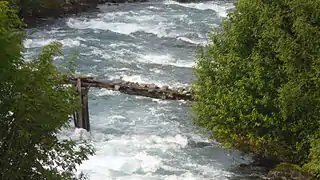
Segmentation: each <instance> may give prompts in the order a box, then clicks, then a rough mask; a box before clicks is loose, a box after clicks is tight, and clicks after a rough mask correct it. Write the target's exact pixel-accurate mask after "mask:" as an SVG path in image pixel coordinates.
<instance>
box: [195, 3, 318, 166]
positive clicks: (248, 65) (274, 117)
mask: <svg viewBox="0 0 320 180" xmlns="http://www.w3.org/2000/svg"><path fill="white" fill-rule="evenodd" d="M235 5H236V9H235V10H234V12H231V13H230V14H229V16H228V18H227V19H225V20H224V22H223V23H222V25H221V27H220V29H216V30H214V31H213V32H212V33H211V37H210V38H211V44H209V45H208V46H206V47H205V48H204V49H203V51H201V52H200V53H199V56H198V58H197V65H196V67H195V69H194V71H195V74H196V76H197V80H196V81H195V82H194V84H193V88H194V91H195V98H196V103H195V105H194V110H195V112H196V118H195V123H196V124H198V125H200V127H203V128H205V129H206V130H207V132H208V133H210V134H211V136H212V138H215V139H217V140H218V141H220V142H222V143H223V144H224V145H226V146H227V147H230V148H236V149H240V150H242V151H244V152H249V153H251V152H253V153H256V154H259V155H261V156H263V157H276V158H279V159H280V160H282V161H286V162H291V163H297V164H300V165H301V164H303V163H305V162H306V161H308V155H309V151H310V141H311V139H313V138H314V136H315V135H316V134H317V132H318V131H319V127H320V11H319V9H320V1H319V0H314V1H305V0H282V1H271V0H238V1H237V2H236V3H235ZM316 146H318V143H317V144H316ZM318 147H319V146H318ZM317 163H320V162H317Z"/></svg>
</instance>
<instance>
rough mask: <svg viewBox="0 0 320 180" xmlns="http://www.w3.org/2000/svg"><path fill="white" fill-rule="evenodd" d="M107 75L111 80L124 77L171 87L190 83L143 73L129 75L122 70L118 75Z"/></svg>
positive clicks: (131, 80) (133, 80) (123, 78)
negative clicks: (160, 78) (169, 80)
mask: <svg viewBox="0 0 320 180" xmlns="http://www.w3.org/2000/svg"><path fill="white" fill-rule="evenodd" d="M106 77H107V78H108V79H109V80H115V79H122V80H124V81H130V82H136V83H141V84H155V85H157V86H159V87H162V86H164V85H167V86H169V88H173V87H186V86H188V84H183V83H180V82H174V81H171V82H168V81H165V80H155V79H152V78H150V77H149V76H146V75H141V74H132V75H127V73H126V72H120V74H116V75H110V74H106Z"/></svg>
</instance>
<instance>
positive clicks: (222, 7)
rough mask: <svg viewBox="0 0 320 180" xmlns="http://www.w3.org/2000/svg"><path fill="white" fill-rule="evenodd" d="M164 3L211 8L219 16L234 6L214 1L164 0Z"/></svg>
mask: <svg viewBox="0 0 320 180" xmlns="http://www.w3.org/2000/svg"><path fill="white" fill-rule="evenodd" d="M165 4H169V5H170V4H174V5H179V6H183V7H186V8H192V9H199V10H213V11H215V12H217V13H218V15H219V16H220V17H227V15H228V12H227V11H228V10H229V9H232V8H233V7H234V5H233V3H224V4H221V5H220V4H217V3H216V2H214V1H209V2H205V3H179V2H177V1H173V0H166V1H165Z"/></svg>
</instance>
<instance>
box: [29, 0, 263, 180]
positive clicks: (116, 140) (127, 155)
mask: <svg viewBox="0 0 320 180" xmlns="http://www.w3.org/2000/svg"><path fill="white" fill-rule="evenodd" d="M233 7H234V6H233V3H232V1H218V0H217V1H207V2H203V3H187V4H181V3H177V2H174V1H169V0H166V1H150V2H148V3H141V4H120V5H119V6H107V5H102V6H100V7H99V9H98V10H96V11H92V12H87V13H82V14H81V15H78V16H70V17H67V18H61V19H58V20H55V21H53V22H48V23H47V24H46V23H44V24H42V25H39V26H37V27H35V28H29V29H27V30H28V38H27V39H26V40H25V41H24V46H25V48H26V51H25V58H26V59H30V58H32V57H34V56H36V55H37V54H38V53H39V51H40V50H41V48H42V47H43V46H45V45H47V44H49V43H50V42H53V41H59V42H61V43H62V44H63V50H64V53H65V55H66V56H71V55H72V53H73V52H77V53H78V54H79V56H78V57H77V58H76V60H75V62H76V64H77V72H78V73H79V74H82V75H90V76H94V77H96V78H97V79H101V80H107V79H119V78H122V79H123V80H127V81H134V82H141V83H154V84H156V85H169V86H171V87H181V86H188V85H190V83H191V82H192V80H193V79H194V75H193V73H192V67H193V65H194V64H195V63H194V62H195V61H194V59H195V52H196V47H197V46H198V45H204V44H207V43H208V31H209V30H210V29H211V28H212V27H217V26H219V24H220V23H221V21H222V18H224V17H226V15H227V11H228V10H230V9H232V8H233ZM54 62H55V63H56V64H57V65H62V64H64V63H65V62H66V58H64V57H56V58H55V59H54ZM89 107H90V119H91V128H92V131H91V134H90V138H91V140H92V143H93V145H94V147H95V148H96V155H94V156H91V157H90V158H89V160H87V161H85V162H84V163H83V164H82V165H80V166H79V167H78V169H79V171H82V172H84V173H86V174H87V175H88V177H89V178H90V179H91V180H107V179H110V180H121V179H124V180H133V179H139V180H140V179H148V180H149V179H150V180H160V179H165V180H178V179H179V180H191V179H192V180H193V179H196V180H205V179H217V180H224V179H234V180H237V179H263V173H261V172H260V171H259V170H256V169H250V170H245V169H241V168H239V164H240V163H247V162H249V161H250V158H249V157H246V156H243V155H242V154H241V153H240V152H237V151H232V152H230V151H226V150H225V149H224V148H222V147H218V146H217V145H215V144H213V143H212V141H210V140H208V137H207V136H205V135H200V134H196V133H195V131H196V127H195V126H194V125H193V124H192V113H191V104H190V103H188V102H184V101H163V100H156V99H151V98H144V97H138V96H129V95H125V94H120V93H118V92H112V91H108V90H100V89H94V88H91V90H90V95H89ZM73 132H74V129H71V130H69V133H70V134H72V133H73ZM75 132H76V133H74V134H73V136H76V135H77V132H79V131H75ZM68 136H69V135H68Z"/></svg>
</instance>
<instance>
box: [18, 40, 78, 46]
mask: <svg viewBox="0 0 320 180" xmlns="http://www.w3.org/2000/svg"><path fill="white" fill-rule="evenodd" d="M55 41H57V42H60V43H62V45H63V46H67V47H75V46H80V41H79V40H76V39H70V38H67V39H63V40H57V39H50V38H49V39H45V38H42V39H26V40H24V41H23V45H24V47H25V48H36V47H44V46H46V45H49V44H50V43H52V42H55Z"/></svg>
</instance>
